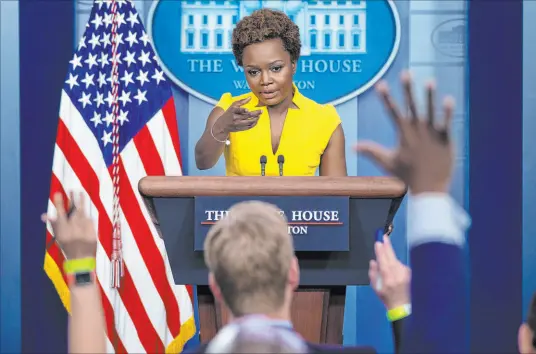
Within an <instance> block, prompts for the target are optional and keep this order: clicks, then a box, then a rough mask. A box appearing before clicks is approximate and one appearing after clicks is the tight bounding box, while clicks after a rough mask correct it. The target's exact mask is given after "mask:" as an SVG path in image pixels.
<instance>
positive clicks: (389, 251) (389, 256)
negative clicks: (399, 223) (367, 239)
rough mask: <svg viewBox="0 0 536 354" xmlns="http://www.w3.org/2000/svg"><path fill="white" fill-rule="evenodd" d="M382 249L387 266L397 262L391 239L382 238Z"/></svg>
mask: <svg viewBox="0 0 536 354" xmlns="http://www.w3.org/2000/svg"><path fill="white" fill-rule="evenodd" d="M382 248H383V251H384V253H385V259H386V261H387V263H388V264H392V263H394V262H396V261H397V260H398V258H396V254H395V250H394V249H393V244H392V243H391V239H390V237H389V236H387V235H384V236H383V247H382Z"/></svg>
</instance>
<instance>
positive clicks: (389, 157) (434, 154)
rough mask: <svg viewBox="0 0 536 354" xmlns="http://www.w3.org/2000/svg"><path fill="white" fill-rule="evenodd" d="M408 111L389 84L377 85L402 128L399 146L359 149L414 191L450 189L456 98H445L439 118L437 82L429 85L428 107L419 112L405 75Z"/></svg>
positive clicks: (360, 146)
mask: <svg viewBox="0 0 536 354" xmlns="http://www.w3.org/2000/svg"><path fill="white" fill-rule="evenodd" d="M401 81H402V85H403V87H404V93H405V98H406V99H405V101H406V102H405V103H406V108H407V110H405V111H407V114H403V113H402V112H401V110H400V109H399V108H398V106H397V104H396V103H395V102H394V100H393V98H392V97H391V95H390V93H389V87H388V86H387V83H385V82H381V83H379V84H378V85H377V86H376V89H377V91H378V93H379V94H380V96H381V98H382V100H383V102H384V104H385V107H386V108H387V110H388V112H389V115H390V117H391V118H392V120H393V122H394V124H395V125H396V127H397V129H398V147H397V148H396V149H395V150H390V149H387V148H385V147H383V146H381V145H378V144H376V143H374V142H369V141H367V142H362V143H359V144H358V145H357V146H356V151H358V152H362V153H364V154H366V155H367V156H369V157H370V158H372V160H373V161H374V162H376V163H377V164H378V165H379V166H381V167H382V168H383V169H384V170H385V171H387V172H388V173H390V174H392V175H394V176H396V177H398V178H400V179H401V180H402V181H404V182H405V183H406V184H407V185H408V186H409V188H410V190H411V192H412V193H414V194H417V193H422V192H446V191H447V190H448V185H449V183H450V179H451V175H452V168H453V159H454V157H453V156H454V152H453V147H452V142H451V121H452V112H453V109H454V100H453V98H452V97H447V98H445V99H444V101H443V112H444V113H443V114H444V118H443V121H442V122H439V121H436V118H435V106H434V99H435V84H434V83H433V82H430V83H428V84H427V87H426V93H427V109H426V111H425V112H424V113H419V112H418V111H417V108H416V105H415V99H414V95H413V88H412V82H411V77H410V75H409V73H408V72H404V73H403V74H402V77H401Z"/></svg>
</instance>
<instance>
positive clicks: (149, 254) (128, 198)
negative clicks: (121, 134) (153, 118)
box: [119, 127, 181, 337]
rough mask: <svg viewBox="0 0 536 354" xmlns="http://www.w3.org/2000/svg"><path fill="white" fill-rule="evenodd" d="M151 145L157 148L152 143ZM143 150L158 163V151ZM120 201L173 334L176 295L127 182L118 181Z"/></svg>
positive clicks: (177, 323) (176, 331)
mask: <svg viewBox="0 0 536 354" xmlns="http://www.w3.org/2000/svg"><path fill="white" fill-rule="evenodd" d="M143 131H146V132H147V133H148V132H149V131H148V129H147V127H144V128H143V129H142V130H141V131H140V133H141V132H143ZM138 134H139V133H138ZM136 139H137V137H135V138H134V140H136ZM142 139H146V138H142ZM145 148H146V149H147V150H150V149H149V148H148V147H147V146H145ZM153 148H154V149H155V150H156V148H155V147H154V145H153ZM145 153H147V154H149V153H150V155H148V156H149V157H150V160H152V161H153V162H152V164H158V163H160V161H158V162H155V161H157V159H156V158H155V156H158V154H156V155H154V153H153V152H147V151H145ZM142 161H143V158H142ZM146 163H148V161H144V164H146ZM127 179H128V176H127V174H126V172H125V168H124V164H123V159H122V157H121V158H120V159H119V180H120V181H126V180H127ZM119 200H120V203H121V206H126V205H128V208H126V207H123V208H122V209H123V213H124V214H125V218H126V220H127V222H128V224H129V225H130V229H131V231H132V234H133V235H134V239H135V240H136V244H137V245H138V249H139V250H140V253H141V256H142V258H143V261H144V262H145V265H146V266H147V269H148V270H149V274H151V278H152V280H153V282H154V285H155V287H156V290H157V291H158V293H159V294H160V297H161V298H162V301H163V303H164V306H165V308H166V319H167V324H168V327H169V330H170V332H171V334H172V335H173V336H174V337H176V336H177V335H178V334H179V333H180V325H181V323H180V312H179V306H178V303H177V300H176V298H175V294H174V293H173V289H171V286H170V284H169V281H168V280H167V276H166V268H165V265H164V260H163V258H162V255H161V254H160V250H159V249H158V247H157V246H156V244H155V242H154V239H153V234H152V232H151V229H150V228H149V225H147V222H146V221H145V218H144V216H143V213H142V210H141V208H140V205H139V203H138V201H137V200H136V195H135V194H134V190H133V189H132V186H131V185H130V183H121V189H120V190H119Z"/></svg>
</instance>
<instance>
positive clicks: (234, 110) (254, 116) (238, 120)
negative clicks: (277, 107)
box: [215, 97, 262, 134]
mask: <svg viewBox="0 0 536 354" xmlns="http://www.w3.org/2000/svg"><path fill="white" fill-rule="evenodd" d="M250 100H251V97H246V98H244V99H241V100H238V101H235V102H233V104H231V106H230V107H229V108H228V109H227V110H226V111H225V113H223V114H222V115H221V116H220V118H218V120H217V121H216V123H215V126H216V127H217V128H219V129H220V130H222V131H224V132H225V133H227V134H228V133H230V132H239V131H243V130H249V129H251V128H253V127H254V126H255V125H257V122H258V121H259V117H260V115H261V113H262V110H256V111H249V110H248V109H247V108H244V107H242V106H243V105H245V104H246V103H248V102H249V101H250Z"/></svg>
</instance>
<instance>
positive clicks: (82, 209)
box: [77, 192, 86, 215]
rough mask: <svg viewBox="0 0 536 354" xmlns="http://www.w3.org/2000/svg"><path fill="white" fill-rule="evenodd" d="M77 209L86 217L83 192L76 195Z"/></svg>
mask: <svg viewBox="0 0 536 354" xmlns="http://www.w3.org/2000/svg"><path fill="white" fill-rule="evenodd" d="M77 209H78V211H79V212H80V214H82V215H86V195H85V194H84V192H80V193H78V202H77Z"/></svg>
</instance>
